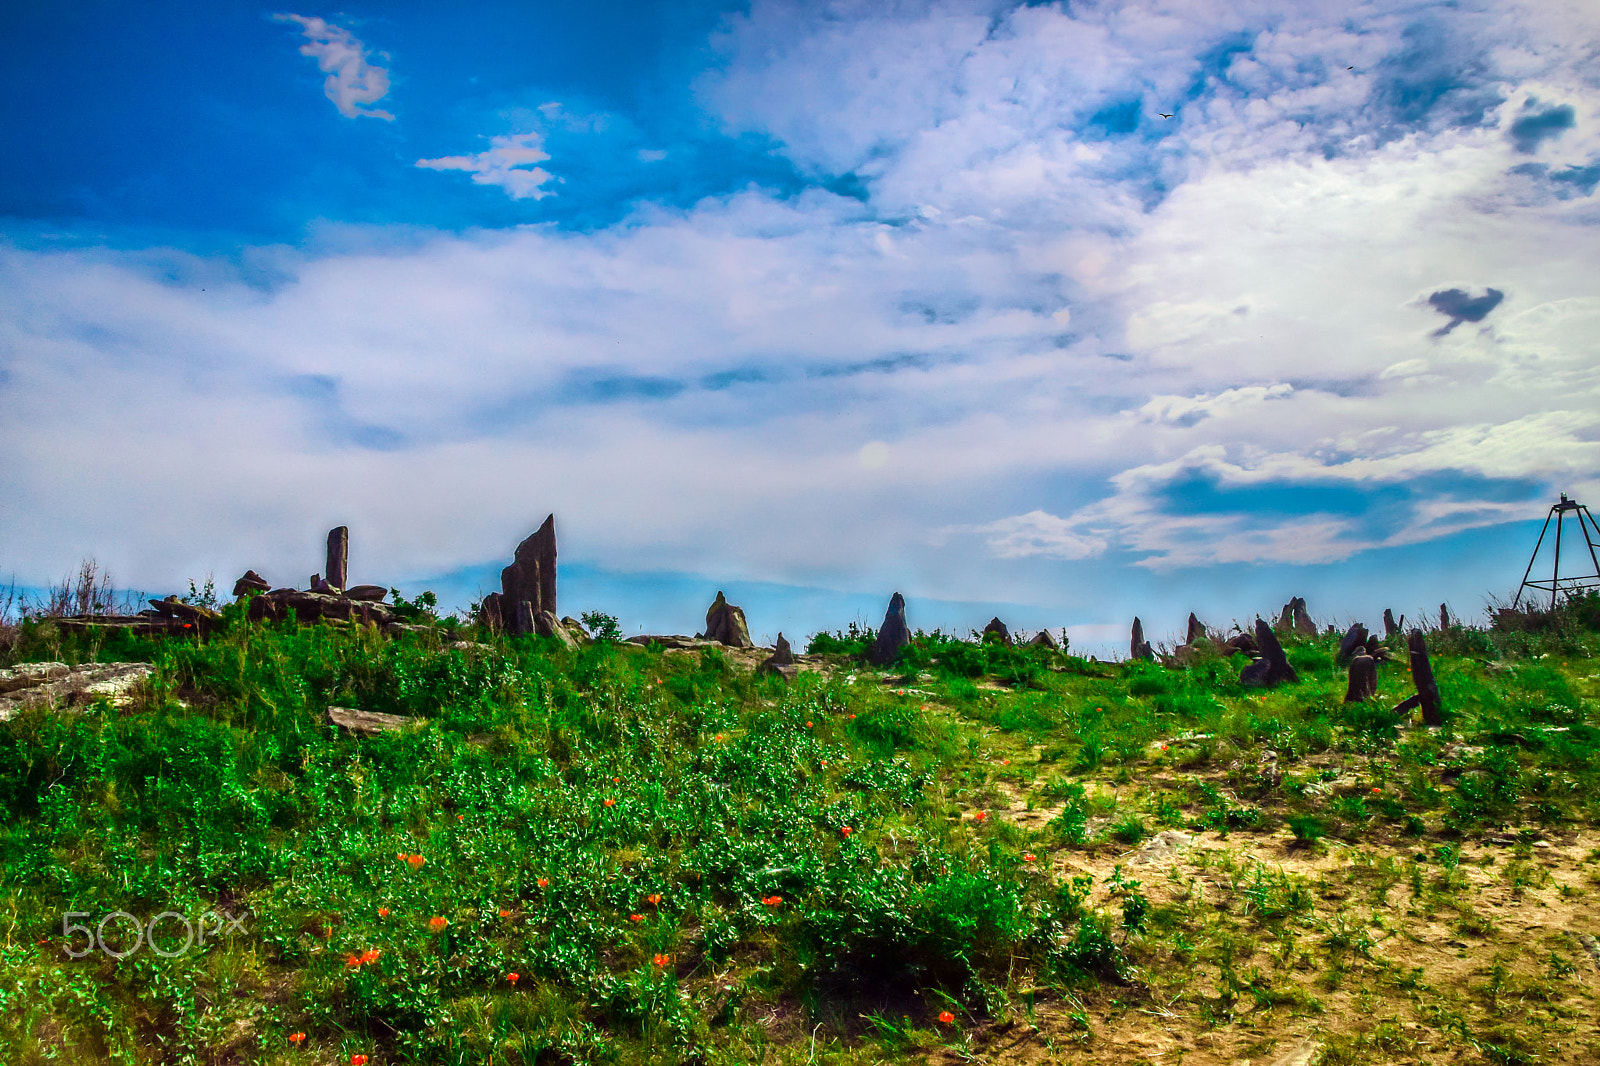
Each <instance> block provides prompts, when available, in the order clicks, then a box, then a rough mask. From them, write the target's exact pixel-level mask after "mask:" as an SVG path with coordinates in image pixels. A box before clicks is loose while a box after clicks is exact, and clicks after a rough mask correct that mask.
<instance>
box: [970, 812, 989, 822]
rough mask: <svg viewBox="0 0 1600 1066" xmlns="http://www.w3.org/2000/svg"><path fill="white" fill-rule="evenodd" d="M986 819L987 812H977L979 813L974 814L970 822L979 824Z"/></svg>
mask: <svg viewBox="0 0 1600 1066" xmlns="http://www.w3.org/2000/svg"><path fill="white" fill-rule="evenodd" d="M987 817H989V812H988V811H979V812H977V813H976V814H974V815H973V816H972V820H973V821H974V822H981V821H983V820H984V819H985V818H987Z"/></svg>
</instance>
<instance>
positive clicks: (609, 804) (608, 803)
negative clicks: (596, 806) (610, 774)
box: [606, 796, 617, 807]
mask: <svg viewBox="0 0 1600 1066" xmlns="http://www.w3.org/2000/svg"><path fill="white" fill-rule="evenodd" d="M616 805H617V801H616V800H614V799H612V798H611V797H610V796H607V797H606V806H607V807H615V806H616Z"/></svg>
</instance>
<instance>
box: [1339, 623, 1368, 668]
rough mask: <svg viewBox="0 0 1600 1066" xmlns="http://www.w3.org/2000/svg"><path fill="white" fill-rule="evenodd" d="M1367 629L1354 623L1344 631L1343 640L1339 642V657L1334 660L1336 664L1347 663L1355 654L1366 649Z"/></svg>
mask: <svg viewBox="0 0 1600 1066" xmlns="http://www.w3.org/2000/svg"><path fill="white" fill-rule="evenodd" d="M1366 644H1367V627H1366V626H1364V625H1362V624H1361V623H1360V622H1356V623H1355V624H1354V625H1352V626H1351V627H1350V628H1349V629H1347V630H1345V633H1344V639H1343V640H1341V641H1340V642H1339V655H1338V657H1337V658H1336V659H1335V660H1334V661H1335V662H1338V663H1347V662H1349V661H1350V660H1351V658H1353V657H1354V656H1355V654H1356V653H1357V652H1359V651H1361V650H1363V649H1364V648H1365V647H1366Z"/></svg>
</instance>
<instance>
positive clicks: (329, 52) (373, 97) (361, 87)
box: [272, 14, 394, 122]
mask: <svg viewBox="0 0 1600 1066" xmlns="http://www.w3.org/2000/svg"><path fill="white" fill-rule="evenodd" d="M272 17H273V18H274V19H277V20H278V21H279V22H298V23H299V24H300V29H301V31H302V32H303V33H304V34H305V36H306V43H305V44H303V45H301V46H300V54H301V55H307V56H311V57H312V58H314V59H315V60H316V61H317V66H319V67H320V68H322V71H323V73H325V74H327V75H328V77H327V80H326V81H325V82H324V83H323V92H325V93H327V95H328V99H329V100H332V101H333V106H334V107H337V108H338V109H339V114H341V115H343V116H344V117H345V118H361V117H365V118H381V119H383V120H384V121H385V122H393V121H394V116H393V115H392V114H390V113H389V112H387V111H379V110H373V109H370V108H366V107H363V106H361V105H363V104H372V103H376V102H378V101H379V100H382V99H383V98H384V97H385V96H387V95H388V94H389V71H388V70H387V69H386V68H384V67H377V66H373V65H372V64H371V63H368V62H367V48H366V45H364V44H362V43H361V41H359V40H358V39H357V38H356V36H355V35H354V34H352V33H351V32H350V31H349V30H347V29H343V28H342V27H339V26H334V25H331V24H329V23H328V22H325V21H324V20H322V19H320V18H315V17H311V18H308V17H306V16H304V15H289V14H279V15H273V16H272Z"/></svg>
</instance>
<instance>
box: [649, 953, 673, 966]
mask: <svg viewBox="0 0 1600 1066" xmlns="http://www.w3.org/2000/svg"><path fill="white" fill-rule="evenodd" d="M651 961H652V962H654V963H655V964H656V965H657V966H665V965H666V964H667V963H669V962H671V961H672V956H671V955H657V956H656V957H655V958H654V959H652V960H651Z"/></svg>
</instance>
